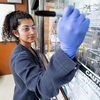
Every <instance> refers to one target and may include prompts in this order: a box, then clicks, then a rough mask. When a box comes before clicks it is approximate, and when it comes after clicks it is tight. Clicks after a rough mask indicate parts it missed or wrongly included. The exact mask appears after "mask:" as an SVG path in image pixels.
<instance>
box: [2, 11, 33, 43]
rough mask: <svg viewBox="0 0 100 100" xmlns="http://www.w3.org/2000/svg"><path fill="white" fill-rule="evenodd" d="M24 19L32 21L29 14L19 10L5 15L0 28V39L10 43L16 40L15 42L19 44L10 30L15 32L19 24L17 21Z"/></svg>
mask: <svg viewBox="0 0 100 100" xmlns="http://www.w3.org/2000/svg"><path fill="white" fill-rule="evenodd" d="M24 18H27V19H32V21H34V20H33V18H32V16H31V15H30V14H28V13H26V12H23V11H19V10H18V11H13V12H11V13H9V14H7V15H6V17H5V20H4V23H3V27H2V39H3V41H4V42H6V41H12V39H16V42H19V39H18V38H17V37H15V35H14V34H13V33H12V30H17V27H18V25H20V24H21V23H20V22H19V21H18V20H19V19H24Z"/></svg>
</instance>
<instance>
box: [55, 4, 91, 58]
mask: <svg viewBox="0 0 100 100" xmlns="http://www.w3.org/2000/svg"><path fill="white" fill-rule="evenodd" d="M89 23H90V20H89V19H88V18H85V16H84V15H83V14H80V12H79V10H78V9H75V8H74V7H73V6H71V5H69V6H67V7H65V8H64V11H63V13H62V17H61V18H60V19H59V21H58V23H57V30H56V31H57V36H58V38H59V40H60V48H61V49H62V50H63V51H64V53H66V54H67V55H68V56H69V57H70V58H72V59H73V58H74V56H75V53H76V51H77V49H78V47H79V46H80V44H81V43H82V42H83V40H84V37H85V35H86V32H87V30H88V27H89Z"/></svg>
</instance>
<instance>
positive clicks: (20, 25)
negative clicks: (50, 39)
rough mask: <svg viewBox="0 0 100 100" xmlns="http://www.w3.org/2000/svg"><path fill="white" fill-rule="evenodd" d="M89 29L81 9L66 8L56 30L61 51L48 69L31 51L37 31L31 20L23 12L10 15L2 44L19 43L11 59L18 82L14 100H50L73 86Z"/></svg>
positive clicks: (15, 78)
mask: <svg viewBox="0 0 100 100" xmlns="http://www.w3.org/2000/svg"><path fill="white" fill-rule="evenodd" d="M88 26H89V19H87V18H85V16H84V15H83V14H80V12H79V10H78V9H75V8H74V7H73V6H70V5H69V6H67V7H65V8H64V11H63V13H62V17H61V18H60V19H59V21H58V23H57V29H56V31H57V36H58V38H59V40H60V47H59V49H58V51H57V52H56V53H55V54H54V55H53V56H52V57H51V60H50V62H49V63H48V65H47V69H45V68H44V66H43V64H42V62H41V60H40V57H39V54H38V53H37V52H36V50H34V49H33V48H32V47H31V43H32V42H34V41H35V37H36V30H37V26H36V25H35V22H34V20H33V18H32V16H31V15H30V14H28V13H26V12H23V11H13V12H11V13H9V14H7V15H6V17H5V20H4V24H3V34H2V37H3V40H4V41H8V40H9V41H10V40H12V38H15V39H16V42H17V44H16V46H15V48H14V49H13V51H12V53H11V56H10V69H11V72H12V75H13V77H14V82H15V88H14V96H13V100H39V99H40V100H49V99H50V98H52V97H54V96H56V95H57V94H58V93H59V88H60V87H61V85H63V84H65V83H68V82H70V81H71V79H72V78H73V76H74V74H75V72H76V71H77V69H78V68H79V64H78V62H77V61H76V60H75V58H74V57H75V53H76V51H77V48H78V47H79V46H80V44H81V43H82V42H83V39H84V37H85V34H86V32H87V29H88Z"/></svg>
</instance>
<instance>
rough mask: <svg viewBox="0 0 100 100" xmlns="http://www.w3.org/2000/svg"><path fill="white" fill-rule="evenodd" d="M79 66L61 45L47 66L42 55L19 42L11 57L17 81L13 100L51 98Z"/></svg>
mask: <svg viewBox="0 0 100 100" xmlns="http://www.w3.org/2000/svg"><path fill="white" fill-rule="evenodd" d="M37 56H38V55H37ZM77 67H78V66H77V63H75V62H74V61H73V60H71V59H70V58H68V57H67V56H66V54H64V52H63V51H62V50H61V49H59V50H58V51H57V52H56V53H55V54H54V55H53V56H52V57H51V60H50V62H49V63H48V65H47V69H46V70H45V68H44V67H43V66H42V64H41V61H40V58H39V57H36V56H34V55H33V54H32V53H31V52H30V51H29V50H28V49H27V48H25V47H24V46H22V45H21V44H17V45H16V47H15V48H14V50H13V52H12V54H11V57H10V68H11V71H12V74H13V76H14V81H15V89H14V97H13V100H39V98H41V100H48V99H49V98H51V97H54V96H56V95H57V94H58V92H59V88H60V87H61V85H62V84H65V83H67V82H69V81H71V79H72V78H73V76H74V74H75V72H76V69H77Z"/></svg>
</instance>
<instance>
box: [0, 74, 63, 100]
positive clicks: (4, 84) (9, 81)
mask: <svg viewBox="0 0 100 100" xmlns="http://www.w3.org/2000/svg"><path fill="white" fill-rule="evenodd" d="M13 90H14V81H13V76H12V74H9V75H3V76H0V100H13ZM57 98H58V100H64V98H63V96H62V93H61V92H60V93H59V95H58V96H57Z"/></svg>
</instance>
